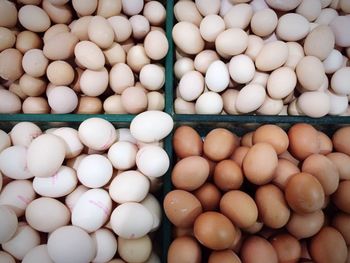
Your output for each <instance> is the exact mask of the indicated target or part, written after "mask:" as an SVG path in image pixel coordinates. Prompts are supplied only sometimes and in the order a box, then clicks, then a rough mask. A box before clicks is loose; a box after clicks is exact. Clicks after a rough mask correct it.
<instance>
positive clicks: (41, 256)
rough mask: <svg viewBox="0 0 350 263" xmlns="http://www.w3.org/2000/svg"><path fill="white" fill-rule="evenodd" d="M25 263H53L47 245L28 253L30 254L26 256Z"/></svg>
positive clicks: (37, 247)
mask: <svg viewBox="0 0 350 263" xmlns="http://www.w3.org/2000/svg"><path fill="white" fill-rule="evenodd" d="M22 262H23V263H30V262H38V263H45V262H46V263H53V261H52V260H51V258H50V256H49V252H48V250H47V245H40V246H36V247H34V248H32V249H31V250H29V251H28V253H27V254H26V255H25V256H24V258H23V260H22Z"/></svg>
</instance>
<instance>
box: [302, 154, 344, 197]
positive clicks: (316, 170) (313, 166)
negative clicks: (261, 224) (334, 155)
mask: <svg viewBox="0 0 350 263" xmlns="http://www.w3.org/2000/svg"><path fill="white" fill-rule="evenodd" d="M301 170H302V171H303V172H304V173H310V174H312V175H313V176H315V177H316V179H317V180H318V181H319V182H320V183H321V185H322V187H323V190H324V193H325V195H331V194H333V193H334V192H335V191H336V190H337V188H338V185H339V173H338V170H337V167H336V166H335V165H334V164H333V163H332V161H331V160H329V159H328V158H327V157H326V156H324V155H321V154H312V155H310V156H309V157H307V158H306V159H305V160H304V162H303V166H302V167H301Z"/></svg>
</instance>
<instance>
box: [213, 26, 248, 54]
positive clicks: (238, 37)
mask: <svg viewBox="0 0 350 263" xmlns="http://www.w3.org/2000/svg"><path fill="white" fill-rule="evenodd" d="M247 46H248V35H247V33H246V32H244V31H243V30H242V29H240V28H230V29H227V30H225V31H223V32H221V33H220V34H219V35H218V36H217V38H216V40H215V47H216V50H217V52H218V53H219V54H220V55H222V56H234V55H238V54H240V53H243V52H244V51H245V50H246V48H247Z"/></svg>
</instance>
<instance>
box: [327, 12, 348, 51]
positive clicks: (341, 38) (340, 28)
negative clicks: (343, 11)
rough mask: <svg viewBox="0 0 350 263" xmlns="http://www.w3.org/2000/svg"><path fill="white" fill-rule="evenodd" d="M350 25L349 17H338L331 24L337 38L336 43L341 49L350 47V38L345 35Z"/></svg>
mask: <svg viewBox="0 0 350 263" xmlns="http://www.w3.org/2000/svg"><path fill="white" fill-rule="evenodd" d="M349 24H350V18H349V16H342V15H340V16H336V17H334V19H333V20H332V21H331V22H330V24H329V26H330V27H331V29H332V31H333V33H334V36H335V43H336V45H338V46H340V47H348V46H349V44H350V38H349V36H348V35H347V34H346V33H345V32H346V28H347V27H348V26H349Z"/></svg>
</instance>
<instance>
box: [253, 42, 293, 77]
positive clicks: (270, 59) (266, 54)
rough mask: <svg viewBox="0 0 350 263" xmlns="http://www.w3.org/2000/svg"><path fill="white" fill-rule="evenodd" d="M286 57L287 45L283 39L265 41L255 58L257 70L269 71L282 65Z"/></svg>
mask: <svg viewBox="0 0 350 263" xmlns="http://www.w3.org/2000/svg"><path fill="white" fill-rule="evenodd" d="M287 58H288V47H287V44H286V43H284V42H283V41H272V42H270V43H266V44H265V45H264V46H263V48H262V49H261V51H260V52H259V54H258V56H257V57H256V60H255V65H256V68H257V69H258V70H261V71H271V70H274V69H276V68H278V67H280V66H282V65H283V64H284V63H285V62H286V61H287Z"/></svg>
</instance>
